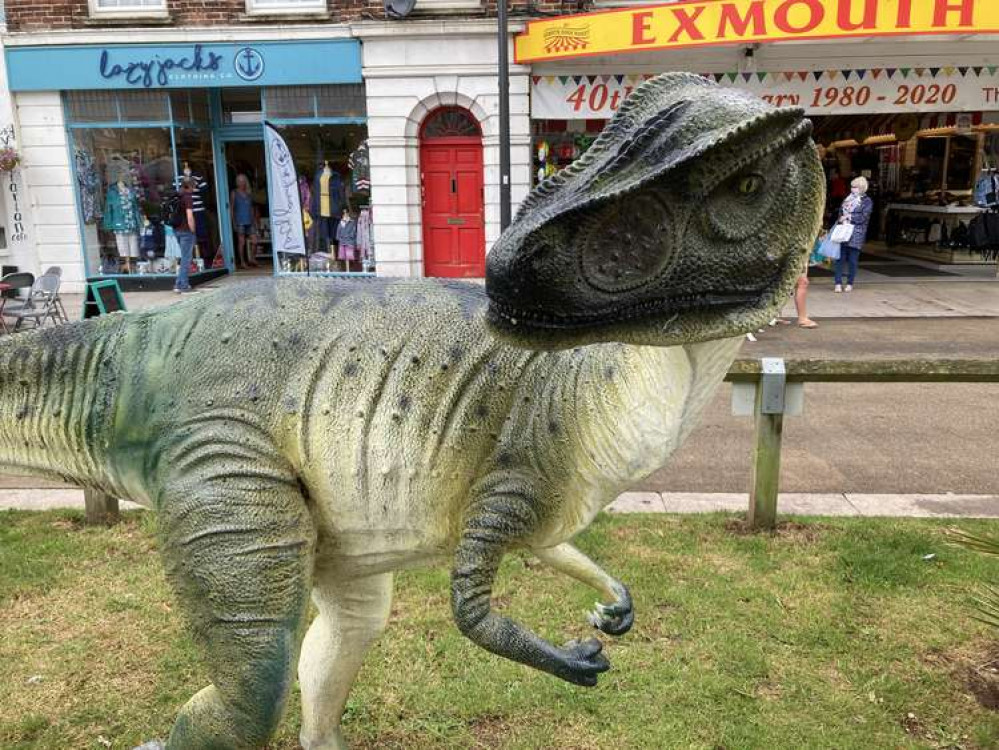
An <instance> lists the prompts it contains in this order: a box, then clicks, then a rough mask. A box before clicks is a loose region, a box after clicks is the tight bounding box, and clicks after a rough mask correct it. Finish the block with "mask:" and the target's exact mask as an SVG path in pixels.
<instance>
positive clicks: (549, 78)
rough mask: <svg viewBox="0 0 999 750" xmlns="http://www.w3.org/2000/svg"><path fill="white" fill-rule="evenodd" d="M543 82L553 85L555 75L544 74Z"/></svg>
mask: <svg viewBox="0 0 999 750" xmlns="http://www.w3.org/2000/svg"><path fill="white" fill-rule="evenodd" d="M545 83H547V84H548V85H549V86H553V85H554V84H555V76H545Z"/></svg>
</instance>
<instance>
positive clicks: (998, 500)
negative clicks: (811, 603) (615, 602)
mask: <svg viewBox="0 0 999 750" xmlns="http://www.w3.org/2000/svg"><path fill="white" fill-rule="evenodd" d="M748 505H749V497H748V495H745V494H741V493H738V492H731V493H729V492H714V493H696V492H626V493H624V494H623V495H621V496H620V497H619V498H618V499H617V500H615V501H614V502H613V503H612V504H611V505H610V506H609V507H608V508H607V512H609V513H678V514H687V513H716V512H719V511H721V512H742V511H745V510H746V508H747V507H748ZM139 507H140V506H138V505H136V504H135V503H130V502H127V501H124V502H122V503H121V508H122V509H123V510H133V509H136V508H139ZM55 508H83V491H82V490H75V489H44V490H37V489H36V490H0V510H52V509H55ZM777 508H778V510H779V512H780V513H781V514H784V515H798V516H868V517H877V516H881V517H889V516H895V517H910V518H999V495H954V494H946V495H869V494H853V493H849V494H835V493H829V494H797V493H786V494H781V496H780V499H779V501H778V504H777Z"/></svg>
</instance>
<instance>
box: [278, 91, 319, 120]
mask: <svg viewBox="0 0 999 750" xmlns="http://www.w3.org/2000/svg"><path fill="white" fill-rule="evenodd" d="M265 99H266V101H267V116H268V117H274V118H280V119H293V118H296V117H315V113H316V102H315V95H314V93H313V89H312V87H311V86H281V87H280V88H271V89H267V93H266V96H265Z"/></svg>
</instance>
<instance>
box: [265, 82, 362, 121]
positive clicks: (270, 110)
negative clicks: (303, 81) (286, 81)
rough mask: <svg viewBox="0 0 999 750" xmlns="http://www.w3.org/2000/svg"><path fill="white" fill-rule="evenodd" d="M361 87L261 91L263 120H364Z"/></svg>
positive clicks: (343, 85) (295, 87) (308, 87)
mask: <svg viewBox="0 0 999 750" xmlns="http://www.w3.org/2000/svg"><path fill="white" fill-rule="evenodd" d="M364 100H365V97H364V84H341V85H330V86H280V87H273V88H269V89H265V91H264V102H265V107H266V110H267V117H268V118H269V119H272V120H293V119H298V118H313V117H350V118H361V117H364V116H365V113H366V111H367V110H366V108H365V104H364Z"/></svg>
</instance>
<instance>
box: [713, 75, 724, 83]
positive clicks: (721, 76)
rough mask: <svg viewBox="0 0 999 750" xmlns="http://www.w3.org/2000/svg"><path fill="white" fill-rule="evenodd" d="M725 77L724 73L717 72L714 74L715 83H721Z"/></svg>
mask: <svg viewBox="0 0 999 750" xmlns="http://www.w3.org/2000/svg"><path fill="white" fill-rule="evenodd" d="M724 77H725V74H724V73H715V75H714V79H715V83H721V81H722V78H724Z"/></svg>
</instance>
